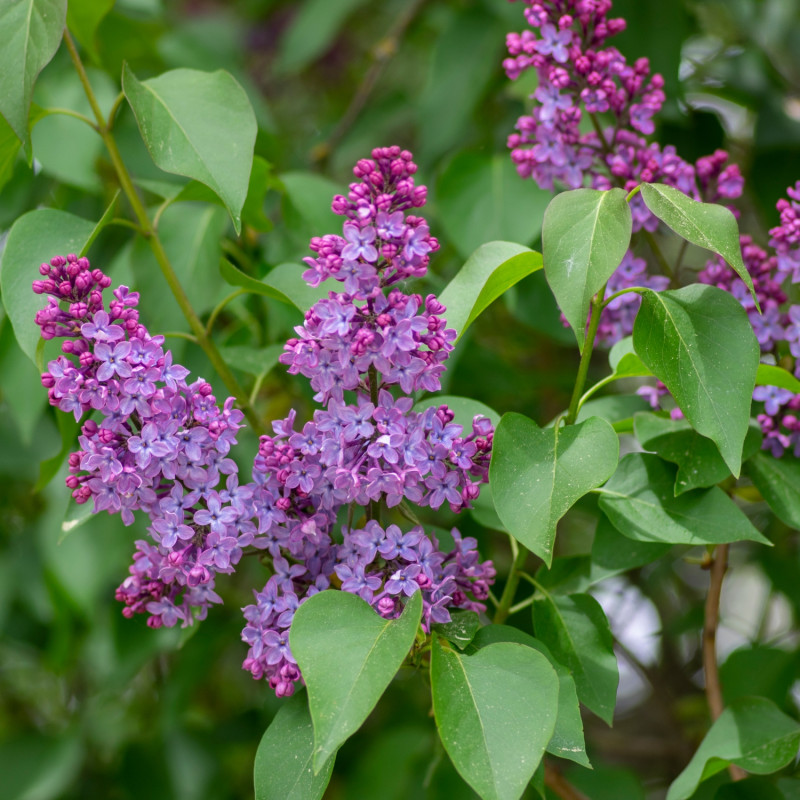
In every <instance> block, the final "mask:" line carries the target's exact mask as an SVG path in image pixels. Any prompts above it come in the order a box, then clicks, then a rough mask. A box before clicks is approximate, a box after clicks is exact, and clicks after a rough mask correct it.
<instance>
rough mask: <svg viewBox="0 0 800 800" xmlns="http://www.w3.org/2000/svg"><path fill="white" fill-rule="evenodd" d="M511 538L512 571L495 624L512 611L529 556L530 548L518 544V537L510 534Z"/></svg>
mask: <svg viewBox="0 0 800 800" xmlns="http://www.w3.org/2000/svg"><path fill="white" fill-rule="evenodd" d="M509 539H510V541H511V552H512V553H514V561H513V563H512V564H511V571H510V572H509V573H508V580H507V581H506V585H505V587H504V588H503V594H502V595H501V596H500V604H499V605H498V607H497V611H495V613H494V619H493V620H492V622H494V624H495V625H501V624H502V623H503V622H505V621H506V619H507V618H508V615H509V614H510V613H511V606H512V603H513V602H514V595H515V594H516V593H517V586H519V579H520V575H521V574H522V568H523V566H525V560H526V559H527V558H528V549H527V548H526V547H524V546H523V545H521V544H519V545H518V544H517V541H516V539H513V538H512V537H511V536H509Z"/></svg>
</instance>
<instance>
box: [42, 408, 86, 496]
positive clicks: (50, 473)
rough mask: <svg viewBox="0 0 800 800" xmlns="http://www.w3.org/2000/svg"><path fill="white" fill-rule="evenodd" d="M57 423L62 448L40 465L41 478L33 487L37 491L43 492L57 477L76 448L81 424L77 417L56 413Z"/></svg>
mask: <svg viewBox="0 0 800 800" xmlns="http://www.w3.org/2000/svg"><path fill="white" fill-rule="evenodd" d="M56 424H57V425H58V430H59V432H60V434H61V450H60V451H59V452H58V453H57V454H56V455H54V456H53V457H52V458H48V459H47V460H46V461H42V463H41V464H40V465H39V479H38V480H37V481H36V486H34V487H33V490H34V491H35V492H41V491H42V489H44V487H45V486H47V484H48V483H50V481H51V480H53V478H55V476H56V475H57V474H58V471H59V470H60V469H61V465H62V464H63V463H64V461H65V460H66V459H67V456H68V455H69V454H70V453H71V452H72V450H73V449H74V448H75V443H76V442H77V441H78V431H79V430H80V427H81V426H80V424H79V423H77V422H75V417H73V416H72V415H71V414H61V413H58V414H56Z"/></svg>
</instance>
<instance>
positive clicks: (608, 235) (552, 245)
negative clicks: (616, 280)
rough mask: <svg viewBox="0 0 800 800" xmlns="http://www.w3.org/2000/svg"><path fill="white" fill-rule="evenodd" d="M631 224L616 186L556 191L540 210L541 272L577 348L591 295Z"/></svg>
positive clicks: (619, 254) (621, 249)
mask: <svg viewBox="0 0 800 800" xmlns="http://www.w3.org/2000/svg"><path fill="white" fill-rule="evenodd" d="M631 224H632V223H631V210H630V207H629V206H628V204H627V203H626V202H625V192H623V191H622V189H610V190H609V191H606V192H601V191H598V190H596V189H575V190H573V191H570V192H562V193H561V194H559V195H557V196H556V197H554V198H553V200H552V202H551V203H550V205H549V206H548V207H547V211H546V212H545V215H544V225H543V227H542V255H543V257H544V274H545V276H546V278H547V282H548V283H549V284H550V288H551V289H552V291H553V294H554V295H555V297H556V300H557V301H558V305H559V307H560V308H561V311H562V312H563V313H564V316H565V317H566V318H567V322H569V324H570V326H571V327H572V330H573V331H575V336H576V337H577V339H578V348H579V349H580V350H581V352H582V351H583V343H584V341H585V339H586V321H587V318H588V316H589V306H590V305H591V302H592V298H593V297H594V296H595V295H596V294H597V292H599V291H600V290H601V289H602V288H603V286H605V284H606V282H607V281H608V279H609V278H610V277H611V275H612V274H613V273H614V270H615V269H616V268H617V267H618V266H619V265H620V262H621V261H622V258H623V256H624V255H625V253H626V251H627V250H628V245H629V244H630V240H631Z"/></svg>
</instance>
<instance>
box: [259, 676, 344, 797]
mask: <svg viewBox="0 0 800 800" xmlns="http://www.w3.org/2000/svg"><path fill="white" fill-rule="evenodd" d="M313 760H314V727H313V725H312V722H311V714H309V712H308V698H307V697H306V693H305V692H298V693H297V694H295V695H293V696H292V697H290V698H289V699H288V700H287V701H285V702H284V704H283V705H282V706H281V708H280V710H279V711H278V713H277V714H276V715H275V718H274V719H273V720H272V722H271V723H270V726H269V727H268V728H267V730H266V731H264V735H263V736H262V737H261V743H260V744H259V745H258V750H257V751H256V762H255V766H254V768H253V782H254V784H255V794H256V800H319V798H321V797H322V795H323V794H325V789H326V788H327V786H328V782H329V781H330V779H331V773H332V772H333V762H334V761H335V760H336V756H335V755H332V756H331V757H330V758H329V759H328V760H327V761H326V762H325V764H323V766H322V769H321V770H319V771H318V772H317V773H316V774H314V769H313V766H312V762H313Z"/></svg>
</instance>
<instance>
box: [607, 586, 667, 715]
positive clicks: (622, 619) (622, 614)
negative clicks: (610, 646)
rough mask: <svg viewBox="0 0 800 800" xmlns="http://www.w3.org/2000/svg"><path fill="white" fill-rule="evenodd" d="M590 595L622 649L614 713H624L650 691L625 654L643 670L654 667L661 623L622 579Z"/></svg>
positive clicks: (655, 614)
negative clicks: (601, 608) (646, 667)
mask: <svg viewBox="0 0 800 800" xmlns="http://www.w3.org/2000/svg"><path fill="white" fill-rule="evenodd" d="M593 594H594V596H595V597H596V598H597V601H598V602H599V603H600V605H601V606H602V607H603V611H605V613H606V616H607V617H608V622H609V624H610V626H611V632H612V633H613V634H614V638H615V639H616V640H617V641H619V642H620V643H621V644H622V647H623V650H622V651H620V648H617V661H618V663H619V689H618V690H617V713H624V712H625V711H626V710H628V709H629V708H633V707H634V706H636V705H637V704H638V703H639V702H640V701H641V700H642V698H643V697H644V696H645V695H647V693H648V692H649V691H650V686H649V684H648V683H647V680H646V678H644V677H643V676H642V675H641V674H640V673H639V671H638V670H637V669H636V667H635V666H633V665H632V664H631V663H630V660H629V659H628V658H627V657H626V654H625V652H624V651H628V652H629V653H630V654H631V655H632V656H633V657H634V659H635V660H636V661H638V662H639V663H640V664H642V665H644V666H651V665H653V664H655V663H656V662H657V661H658V659H659V657H660V654H661V653H660V650H661V643H660V639H659V635H660V633H661V620H660V619H659V616H658V612H657V611H656V608H655V606H654V605H653V604H652V603H651V602H650V600H648V599H647V598H646V597H645V596H644V595H643V594H642V593H641V592H640V591H639V589H637V588H636V587H635V586H633V585H631V584H630V583H628V582H627V581H626V580H625V579H624V578H611V579H609V580H607V581H603V583H602V584H600V585H599V586H597V587H595V589H594V590H593Z"/></svg>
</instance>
